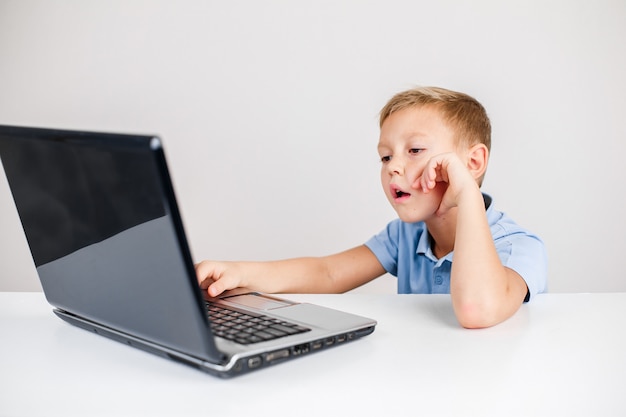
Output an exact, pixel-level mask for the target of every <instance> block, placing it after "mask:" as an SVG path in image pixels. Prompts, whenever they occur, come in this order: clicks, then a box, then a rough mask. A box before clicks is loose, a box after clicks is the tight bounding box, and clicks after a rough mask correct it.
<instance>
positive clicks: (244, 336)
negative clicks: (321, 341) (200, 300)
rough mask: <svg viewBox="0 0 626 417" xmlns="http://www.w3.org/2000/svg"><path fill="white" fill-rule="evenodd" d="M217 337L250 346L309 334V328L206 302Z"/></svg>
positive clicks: (212, 327)
mask: <svg viewBox="0 0 626 417" xmlns="http://www.w3.org/2000/svg"><path fill="white" fill-rule="evenodd" d="M205 304H206V308H207V313H208V315H209V318H210V319H211V330H212V331H213V334H214V335H215V336H219V337H223V338H224V339H228V340H232V341H233V342H237V343H241V344H244V345H248V344H251V343H258V342H265V341H268V340H273V339H278V338H280V337H284V336H291V335H293V334H298V333H304V332H308V331H309V330H311V329H309V328H307V327H303V326H300V325H299V324H295V323H290V322H288V321H284V320H279V319H275V318H272V317H268V316H265V315H261V314H258V315H255V314H253V313H243V312H241V311H237V310H234V309H230V308H228V307H227V306H224V305H217V304H212V303H209V302H208V301H205Z"/></svg>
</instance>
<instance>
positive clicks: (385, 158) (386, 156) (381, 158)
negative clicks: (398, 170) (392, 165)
mask: <svg viewBox="0 0 626 417" xmlns="http://www.w3.org/2000/svg"><path fill="white" fill-rule="evenodd" d="M389 161H391V156H388V155H385V156H381V157H380V162H382V163H385V162H389Z"/></svg>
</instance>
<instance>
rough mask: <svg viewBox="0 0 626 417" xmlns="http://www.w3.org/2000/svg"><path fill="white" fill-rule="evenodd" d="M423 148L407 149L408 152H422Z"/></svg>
mask: <svg viewBox="0 0 626 417" xmlns="http://www.w3.org/2000/svg"><path fill="white" fill-rule="evenodd" d="M423 150H424V149H423V148H411V149H409V153H410V154H418V153H420V152H422V151H423Z"/></svg>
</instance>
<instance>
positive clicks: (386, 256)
mask: <svg viewBox="0 0 626 417" xmlns="http://www.w3.org/2000/svg"><path fill="white" fill-rule="evenodd" d="M399 226H400V225H399V220H394V221H392V222H390V223H389V224H387V227H385V228H384V229H383V230H382V231H380V233H378V234H377V235H374V236H372V237H371V238H370V239H369V240H368V241H367V242H365V246H367V247H368V248H369V249H370V250H371V251H372V252H373V253H374V255H375V256H376V258H378V261H379V262H380V264H381V265H382V266H383V268H385V271H387V272H389V273H390V274H392V275H394V276H397V275H398V239H399Z"/></svg>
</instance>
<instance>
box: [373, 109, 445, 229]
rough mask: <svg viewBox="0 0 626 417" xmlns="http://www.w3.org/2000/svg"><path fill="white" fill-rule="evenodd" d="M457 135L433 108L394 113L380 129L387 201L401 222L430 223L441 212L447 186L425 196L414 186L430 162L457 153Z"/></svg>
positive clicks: (382, 175) (382, 179) (379, 150)
mask: <svg viewBox="0 0 626 417" xmlns="http://www.w3.org/2000/svg"><path fill="white" fill-rule="evenodd" d="M456 151H457V148H456V146H455V143H454V132H453V130H452V129H450V128H449V127H448V125H447V124H446V123H445V122H444V121H443V119H442V118H441V116H440V115H439V112H438V110H437V109H436V108H434V107H432V106H420V107H409V108H406V109H402V110H399V111H396V112H394V113H392V114H391V115H390V116H389V117H388V118H387V119H386V120H385V122H384V123H383V125H382V127H381V129H380V141H379V142H378V153H379V155H380V158H381V163H382V167H381V171H380V177H381V182H382V185H383V189H384V191H385V195H386V196H387V199H388V200H389V202H390V203H391V205H392V207H393V208H394V210H395V211H396V212H397V213H398V216H399V217H400V219H401V220H403V221H405V222H408V223H414V222H418V221H427V220H428V219H429V218H431V217H432V216H433V215H434V214H435V213H436V212H437V209H438V208H439V204H440V203H441V198H442V197H443V194H444V192H445V190H446V187H447V185H446V184H445V183H437V185H436V186H435V189H434V190H432V191H430V192H429V193H427V194H424V193H423V192H422V190H421V188H420V189H419V190H418V189H417V188H414V186H413V185H414V183H415V181H416V180H418V179H419V178H420V177H421V176H422V172H423V170H424V167H425V165H426V163H427V162H428V160H429V159H430V158H432V157H433V156H435V155H438V154H441V153H444V152H456Z"/></svg>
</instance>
